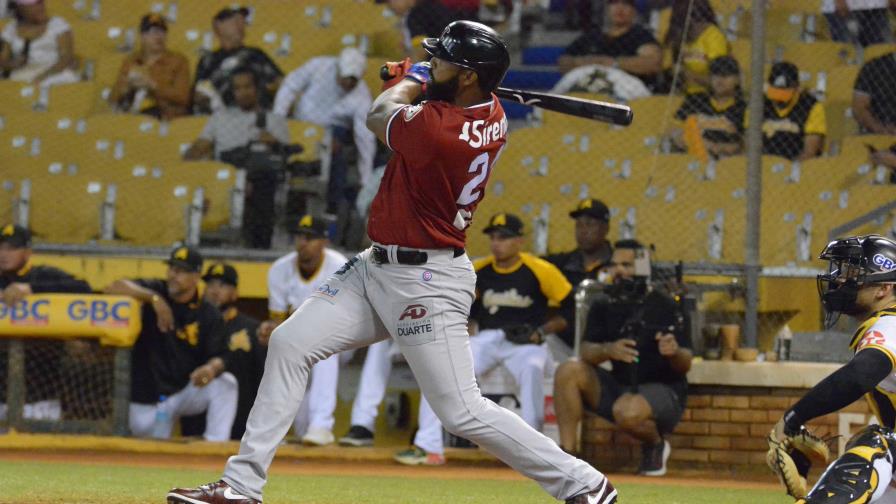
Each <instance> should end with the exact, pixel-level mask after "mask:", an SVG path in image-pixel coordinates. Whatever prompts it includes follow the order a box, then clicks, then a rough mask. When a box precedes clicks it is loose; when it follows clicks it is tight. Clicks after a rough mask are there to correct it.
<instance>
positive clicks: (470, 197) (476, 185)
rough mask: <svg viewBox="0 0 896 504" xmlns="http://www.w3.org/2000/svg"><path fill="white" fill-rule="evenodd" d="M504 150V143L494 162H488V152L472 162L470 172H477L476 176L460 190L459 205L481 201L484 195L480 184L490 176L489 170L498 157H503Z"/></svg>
mask: <svg viewBox="0 0 896 504" xmlns="http://www.w3.org/2000/svg"><path fill="white" fill-rule="evenodd" d="M503 150H504V146H503V145H502V146H501V149H500V150H498V153H497V154H495V160H494V161H493V162H492V163H489V162H488V152H483V153H482V154H480V155H478V156H476V159H474V160H473V162H472V163H470V169H469V173H476V176H475V177H473V178H471V179H470V181H469V182H467V183H466V184H465V185H464V188H463V189H462V190H461V191H460V196H459V197H458V198H457V205H458V206H462V207H463V206H467V205H471V204H473V203H476V202H477V201H479V199H480V198H481V197H482V188H481V187H480V186H481V185H482V183H483V182H485V179H487V178H488V172H489V170H491V168H492V167H493V166H495V163H497V162H498V158H499V157H501V151H503Z"/></svg>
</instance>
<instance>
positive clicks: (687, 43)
mask: <svg viewBox="0 0 896 504" xmlns="http://www.w3.org/2000/svg"><path fill="white" fill-rule="evenodd" d="M689 12H690V19H688V13H689ZM686 27H687V33H685V28H686ZM663 46H664V47H665V49H667V50H669V51H671V52H672V56H673V62H675V64H676V66H677V64H678V63H677V62H678V61H679V59H680V60H681V72H682V73H681V77H682V79H681V82H682V84H683V85H684V88H683V89H684V91H685V93H686V94H693V93H701V92H703V93H705V92H707V91H708V90H709V62H710V61H712V60H714V59H716V58H718V57H721V56H726V55H728V54H729V53H730V47H729V46H728V40H727V39H726V38H725V34H724V33H722V30H721V29H719V27H718V25H717V24H716V15H715V12H713V10H712V6H710V4H709V0H694V1H693V2H674V3H673V4H672V16H671V19H670V21H669V31H668V32H667V33H666V38H665V40H663Z"/></svg>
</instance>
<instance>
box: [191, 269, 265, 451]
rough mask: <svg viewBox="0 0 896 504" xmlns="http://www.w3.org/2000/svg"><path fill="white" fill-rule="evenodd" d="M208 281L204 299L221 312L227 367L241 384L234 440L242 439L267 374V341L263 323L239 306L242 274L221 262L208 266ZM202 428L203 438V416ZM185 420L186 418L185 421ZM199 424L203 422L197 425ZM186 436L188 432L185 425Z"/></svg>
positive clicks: (199, 431) (225, 364)
mask: <svg viewBox="0 0 896 504" xmlns="http://www.w3.org/2000/svg"><path fill="white" fill-rule="evenodd" d="M202 280H203V281H204V282H205V293H204V294H203V297H204V298H205V300H206V301H208V302H209V303H210V304H211V305H212V306H214V307H215V308H217V309H218V311H220V312H221V318H222V319H223V321H224V334H225V337H226V340H227V352H226V353H225V354H224V356H223V357H222V359H223V360H224V367H225V368H226V369H227V371H228V372H230V373H231V374H232V375H233V376H234V377H235V378H236V382H237V384H238V385H239V399H238V400H237V408H236V418H235V419H234V420H233V427H232V428H231V429H230V439H232V440H237V441H238V440H239V439H241V438H242V437H243V432H245V431H246V419H247V418H249V411H250V410H251V409H252V404H254V403H255V395H256V393H257V392H258V384H259V383H260V382H261V376H262V374H263V373H264V359H265V357H266V356H267V341H265V342H264V344H262V342H260V341H259V339H258V327H259V321H258V320H256V319H254V318H252V317H250V316H249V315H246V314H245V313H242V312H240V311H239V308H238V307H237V301H239V298H240V293H239V274H237V271H236V268H234V267H233V266H232V265H231V264H228V263H225V262H217V263H214V264H212V265H211V266H209V267H208V269H207V270H206V271H205V275H203V276H202ZM199 419H201V424H202V429H199V430H196V431H195V433H196V434H198V435H201V434H202V432H204V431H205V418H204V416H200V417H199ZM182 420H183V419H182ZM197 423H199V422H197ZM181 426H182V434H184V435H186V434H187V430H186V429H185V428H184V425H183V422H181Z"/></svg>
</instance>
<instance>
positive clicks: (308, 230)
mask: <svg viewBox="0 0 896 504" xmlns="http://www.w3.org/2000/svg"><path fill="white" fill-rule="evenodd" d="M327 227H328V226H327V223H326V222H325V221H323V220H321V219H320V218H318V217H315V216H311V215H305V216H303V217H302V218H301V219H300V220H299V224H298V226H297V227H296V229H295V233H296V239H295V245H296V250H295V252H290V253H289V254H286V255H285V256H283V257H281V258H279V259H277V261H275V262H274V264H273V265H272V266H271V269H270V270H269V271H268V312H269V318H270V320H268V321H267V322H265V323H263V324H262V326H261V328H259V339H261V340H263V341H264V342H265V343H267V339H268V338H270V335H271V331H273V330H274V327H276V326H277V325H278V324H279V323H280V322H283V321H284V320H286V317H287V315H289V314H291V313H292V312H294V311H295V310H296V309H297V308H298V307H299V306H300V305H301V304H302V303H303V302H304V301H305V299H307V298H308V297H310V296H311V295H312V294H313V293H315V292H321V293H324V294H326V293H327V292H328V290H329V289H330V287H329V285H328V284H327V279H328V278H330V276H331V275H333V273H335V272H336V271H337V270H338V269H339V268H341V267H342V266H343V265H344V264H345V263H346V262H347V260H346V258H345V256H344V255H342V254H340V253H339V252H336V251H335V250H332V249H330V248H327V245H329V240H328V239H327V237H328V235H329V232H328V230H327ZM339 357H340V356H339V354H337V355H333V356H332V357H330V358H329V359H326V360H323V361H320V362H318V363H317V364H315V366H314V367H313V368H312V369H311V383H310V384H309V386H308V393H307V396H306V397H307V398H308V399H307V400H306V401H303V403H302V407H301V409H300V410H299V414H298V415H297V416H296V419H295V422H294V424H293V426H294V428H295V434H296V436H297V437H300V438H301V440H302V442H303V443H305V444H310V445H316V446H323V445H327V444H330V443H332V442H333V440H334V437H333V422H334V420H333V411H334V410H335V409H336V386H337V384H338V381H339Z"/></svg>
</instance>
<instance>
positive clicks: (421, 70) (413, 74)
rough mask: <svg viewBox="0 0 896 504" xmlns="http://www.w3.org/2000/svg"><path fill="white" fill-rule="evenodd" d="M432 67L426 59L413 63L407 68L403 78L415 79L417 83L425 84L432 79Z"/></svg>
mask: <svg viewBox="0 0 896 504" xmlns="http://www.w3.org/2000/svg"><path fill="white" fill-rule="evenodd" d="M431 69H432V65H430V63H429V62H428V61H421V62H420V63H414V64H413V65H412V66H411V68H409V69H408V73H407V74H405V76H404V78H405V79H411V80H413V81H416V82H417V83H418V84H421V85H422V84H427V83H429V81H430V80H432V73H431V72H430V70H431Z"/></svg>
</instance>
